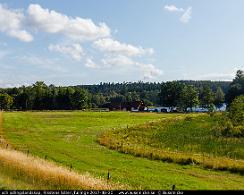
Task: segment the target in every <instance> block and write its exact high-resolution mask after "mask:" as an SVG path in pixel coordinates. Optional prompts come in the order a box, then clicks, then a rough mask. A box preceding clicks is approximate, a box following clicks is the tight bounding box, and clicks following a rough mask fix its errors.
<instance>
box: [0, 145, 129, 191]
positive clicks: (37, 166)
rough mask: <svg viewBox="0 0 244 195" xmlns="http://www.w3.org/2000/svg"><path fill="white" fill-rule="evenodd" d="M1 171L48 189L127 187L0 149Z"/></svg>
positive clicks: (19, 153) (16, 152)
mask: <svg viewBox="0 0 244 195" xmlns="http://www.w3.org/2000/svg"><path fill="white" fill-rule="evenodd" d="M0 165H1V171H4V172H6V173H8V174H11V175H12V176H13V177H15V178H16V177H17V178H20V179H23V180H27V181H28V182H30V183H32V184H35V185H40V184H41V185H42V186H43V185H44V186H46V187H48V189H96V190H109V189H122V188H125V186H123V187H122V186H121V185H118V184H117V185H116V184H110V183H107V182H106V181H105V180H102V179H98V178H94V177H92V176H91V175H89V174H88V173H85V174H82V175H81V174H78V173H76V172H75V171H70V170H68V169H67V168H64V167H61V166H57V165H56V164H54V163H52V162H48V161H45V160H42V159H40V158H37V157H33V156H27V154H24V153H21V152H18V151H14V150H9V149H2V148H0Z"/></svg>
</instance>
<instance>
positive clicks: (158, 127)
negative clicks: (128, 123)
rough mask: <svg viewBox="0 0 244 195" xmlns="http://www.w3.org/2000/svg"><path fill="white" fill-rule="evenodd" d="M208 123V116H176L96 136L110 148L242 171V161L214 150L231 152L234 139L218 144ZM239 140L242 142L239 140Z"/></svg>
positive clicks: (243, 168) (243, 161) (173, 160)
mask: <svg viewBox="0 0 244 195" xmlns="http://www.w3.org/2000/svg"><path fill="white" fill-rule="evenodd" d="M211 125H212V123H211V121H210V119H209V117H208V116H202V115H200V116H199V117H193V118H192V117H187V118H184V117H177V118H176V119H166V120H165V119H164V120H161V121H160V122H154V123H147V124H144V125H138V126H137V127H131V128H120V129H116V130H109V131H106V132H104V133H102V134H101V135H100V136H99V137H98V142H99V143H100V144H101V145H104V146H107V147H108V148H110V149H114V150H117V151H119V152H122V153H127V154H132V155H135V156H139V157H145V158H149V159H152V160H161V161H165V162H174V163H178V164H181V165H187V164H192V165H199V166H201V167H204V168H207V169H214V170H225V171H230V172H234V173H240V174H244V160H242V159H239V160H236V159H233V158H229V157H228V156H226V155H224V154H222V153H220V154H218V152H221V150H217V149H219V148H220V147H226V148H225V150H226V151H228V152H229V153H230V152H231V151H232V149H233V148H234V147H235V146H234V145H235V143H236V141H235V143H230V142H231V141H228V140H227V143H221V142H220V141H219V140H221V139H220V138H218V137H214V136H213V135H211V130H209V129H207V128H209V127H210V126H211ZM208 134H209V135H208ZM239 142H241V143H242V141H241V140H239ZM221 144H222V145H221ZM210 146H211V147H210ZM236 147H237V146H236ZM216 148H217V149H216ZM234 149H235V148H234ZM240 149H241V148H240ZM211 150H212V151H211ZM239 152H240V154H236V155H237V156H238V155H239V156H240V157H241V156H242V155H243V154H242V152H241V150H240V151H239Z"/></svg>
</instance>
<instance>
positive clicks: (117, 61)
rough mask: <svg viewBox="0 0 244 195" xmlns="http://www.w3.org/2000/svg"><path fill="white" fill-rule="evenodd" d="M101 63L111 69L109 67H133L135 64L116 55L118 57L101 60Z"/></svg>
mask: <svg viewBox="0 0 244 195" xmlns="http://www.w3.org/2000/svg"><path fill="white" fill-rule="evenodd" d="M102 63H103V64H104V65H105V66H106V67H111V66H122V67H125V66H128V65H133V64H135V62H134V61H133V60H132V59H130V58H128V57H126V56H123V55H118V56H113V57H107V58H104V59H102Z"/></svg>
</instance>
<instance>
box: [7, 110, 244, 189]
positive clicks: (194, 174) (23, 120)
mask: <svg viewBox="0 0 244 195" xmlns="http://www.w3.org/2000/svg"><path fill="white" fill-rule="evenodd" d="M162 117H176V115H162V114H160V115H159V114H150V113H148V114H138V113H117V112H116V113H111V112H109V113H99V112H98V113H96V112H93V113H88V112H43V113H42V112H22V113H21V112H18V113H4V135H5V137H6V138H7V140H9V142H10V143H11V144H12V145H13V146H14V147H16V148H17V149H19V150H22V151H27V150H29V151H30V152H31V153H32V154H34V155H37V156H39V157H42V158H44V157H45V156H47V158H48V159H51V160H53V161H55V162H58V163H61V164H62V165H66V166H70V165H71V164H72V167H73V169H75V170H77V171H80V172H86V171H88V172H90V173H92V174H93V175H95V176H101V177H103V178H106V174H107V171H108V170H110V173H111V176H112V181H116V182H117V181H119V182H121V183H125V184H129V185H130V186H132V188H137V189H138V188H140V187H141V188H143V189H170V188H171V186H172V185H173V184H176V188H177V189H243V186H244V178H243V176H239V175H235V174H230V173H226V172H217V171H209V170H202V169H200V168H198V167H193V166H181V165H176V164H169V163H162V162H159V161H151V160H148V159H143V158H139V157H134V156H132V155H126V154H122V153H118V152H117V151H112V150H108V149H107V148H105V147H103V146H100V145H98V144H97V143H96V138H97V135H98V134H100V133H101V132H102V131H103V130H106V129H108V128H114V127H116V128H118V127H121V126H122V127H126V125H127V124H129V127H130V126H131V125H135V124H140V123H144V122H146V121H150V120H155V119H160V118H162Z"/></svg>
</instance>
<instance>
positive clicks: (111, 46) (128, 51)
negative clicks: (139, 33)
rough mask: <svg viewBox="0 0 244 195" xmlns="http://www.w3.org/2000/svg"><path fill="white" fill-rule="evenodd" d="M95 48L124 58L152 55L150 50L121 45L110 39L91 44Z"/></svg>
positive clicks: (152, 51)
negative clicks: (124, 56)
mask: <svg viewBox="0 0 244 195" xmlns="http://www.w3.org/2000/svg"><path fill="white" fill-rule="evenodd" d="M93 45H94V46H95V48H98V49H99V50H101V51H105V52H111V53H117V54H121V55H126V56H141V55H145V54H149V55H151V54H153V53H154V50H153V49H152V48H148V49H144V48H142V47H136V46H133V45H130V44H126V43H121V42H119V41H116V40H113V39H111V38H104V39H99V40H97V41H95V42H94V44H93Z"/></svg>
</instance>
